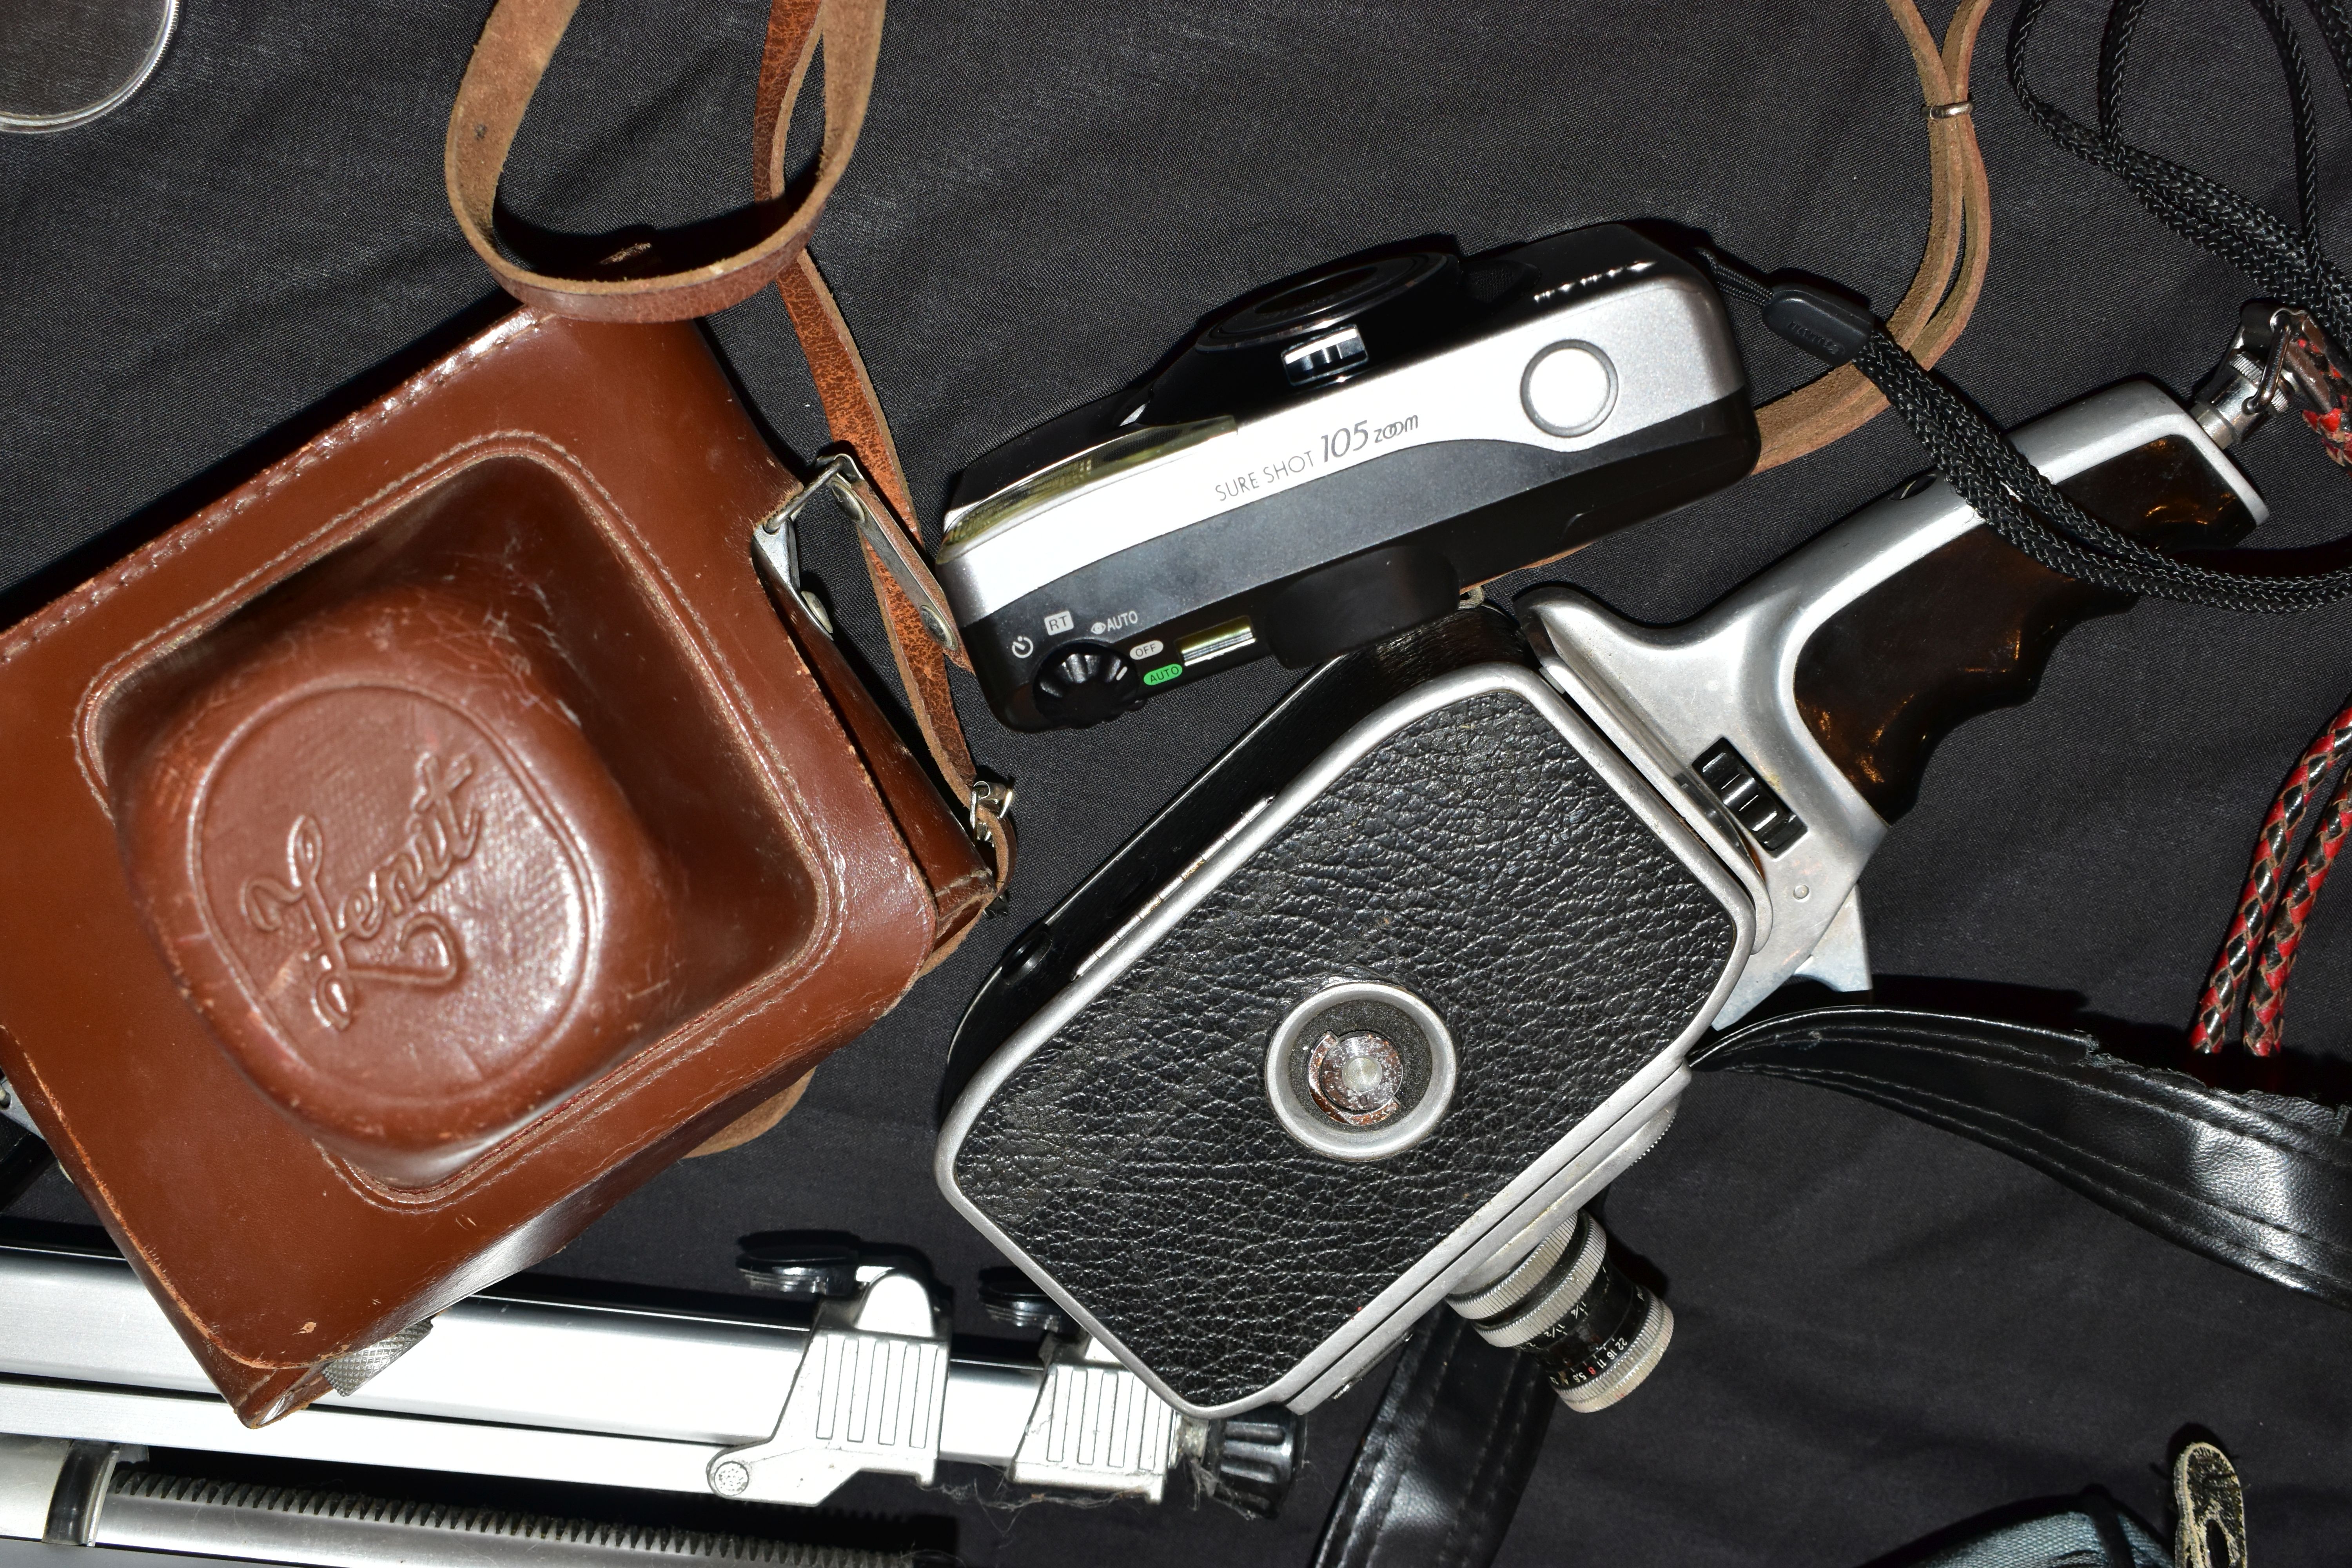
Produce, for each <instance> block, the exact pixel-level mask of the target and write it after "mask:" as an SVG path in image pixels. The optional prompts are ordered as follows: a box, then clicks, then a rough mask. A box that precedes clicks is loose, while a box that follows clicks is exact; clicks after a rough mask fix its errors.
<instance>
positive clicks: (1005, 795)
mask: <svg viewBox="0 0 2352 1568" xmlns="http://www.w3.org/2000/svg"><path fill="white" fill-rule="evenodd" d="M983 811H985V812H986V813H987V814H988V815H987V816H982V815H981V813H982V812H983ZM965 814H966V815H967V816H969V817H970V818H971V836H972V838H973V840H974V841H975V842H977V843H980V844H982V845H986V844H988V843H990V842H992V840H993V839H994V838H995V837H996V829H995V827H994V826H992V824H993V823H997V822H1002V821H1003V820H1004V819H1005V818H1006V817H1008V816H1012V815H1013V786H1012V785H1011V784H1000V783H998V782H997V781H996V780H994V779H982V778H976V779H974V780H972V781H971V800H970V801H969V802H967V803H966V804H965Z"/></svg>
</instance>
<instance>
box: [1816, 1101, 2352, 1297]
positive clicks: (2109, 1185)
mask: <svg viewBox="0 0 2352 1568" xmlns="http://www.w3.org/2000/svg"><path fill="white" fill-rule="evenodd" d="M1772 1076H1774V1077H1784V1078H1788V1079H1792V1080H1795V1081H1800V1082H1806V1083H1813V1084H1818V1085H1820V1086H1822V1087H1823V1088H1834V1089H1842V1090H1843V1091H1845V1092H1849V1093H1855V1094H1856V1097H1857V1098H1860V1099H1869V1100H1877V1099H1878V1097H1877V1096H1876V1095H1873V1094H1868V1093H1864V1092H1860V1090H1861V1089H1870V1088H1883V1089H1885V1094H1886V1097H1887V1098H1886V1099H1885V1100H1881V1101H1880V1103H1884V1104H1888V1105H1890V1106H1891V1108H1892V1109H1895V1110H1904V1111H1906V1112H1911V1113H1913V1114H1918V1113H1919V1112H1921V1111H1927V1112H1931V1113H1933V1114H1932V1115H1922V1116H1920V1120H1922V1121H1929V1123H1930V1124H1931V1125H1934V1126H1938V1127H1941V1128H1943V1129H1944V1130H1945V1131H1955V1132H1960V1133H1962V1134H1963V1135H1965V1136H1968V1137H1969V1138H1971V1139H1972V1140H1976V1141H1979V1142H1985V1143H1986V1144H1987V1146H1988V1147H1990V1148H1994V1149H1998V1150H1999V1151H2000V1152H2002V1153H2005V1154H2008V1155H2010V1156H2011V1158H2013V1159H2019V1160H2022V1161H2024V1162H2025V1163H2032V1164H2037V1168H2039V1167H2038V1163H2037V1162H2035V1161H2033V1160H2032V1158H2031V1156H2030V1155H2029V1154H2027V1153H2025V1152H2022V1151H2029V1150H2031V1151H2041V1150H2043V1149H2047V1148H2049V1147H2051V1146H2052V1145H2053V1144H2054V1145H2056V1146H2058V1147H2060V1148H2063V1149H2066V1150H2069V1151H2072V1152H2075V1153H2077V1154H2079V1155H2081V1156H2082V1160H2081V1162H2080V1163H2074V1162H2062V1163H2063V1164H2064V1166H2065V1168H2066V1169H2067V1170H2069V1171H2074V1172H2078V1173H2081V1175H2082V1176H2083V1178H2084V1181H2085V1182H2087V1183H2090V1184H2093V1185H2095V1186H2096V1187H2097V1188H2098V1190H2099V1191H2101V1192H2104V1193H2106V1194H2109V1195H2111V1196H2112V1197H2114V1198H2115V1199H2116V1202H2118V1203H2126V1204H2129V1205H2131V1206H2132V1208H2133V1209H2134V1210H2136V1211H2137V1212H2141V1213H2146V1214H2150V1215H2155V1214H2158V1212H2159V1211H2158V1207H2157V1205H2153V1204H2151V1203H2149V1202H2148V1201H2147V1199H2146V1198H2145V1197H2143V1196H2141V1195H2140V1194H2138V1193H2137V1191H2135V1190H2134V1188H2135V1186H2136V1185H2137V1186H2145V1185H2147V1184H2154V1183H2158V1178H2157V1177H2154V1176H2151V1175H2148V1174H2147V1173H2143V1172H2141V1171H2139V1170H2137V1169H2136V1168H2135V1167H2134V1166H2132V1165H2129V1164H2127V1163H2124V1162H2122V1161H2119V1160H2115V1159H2111V1158H2109V1157H2107V1156H2106V1155H2104V1154H2100V1153H2097V1152H2094V1151H2091V1150H2086V1149H2084V1148H2083V1147H2082V1146H2081V1145H2080V1144H2075V1143H2070V1142H2066V1141H2065V1140H2064V1139H2063V1137H2062V1136H2061V1135H2059V1134H2057V1133H2054V1132H2052V1131H2049V1130H2048V1129H2046V1128H2042V1127H2038V1126H2036V1125H2035V1124H2034V1123H2032V1122H2031V1121H2025V1120H2024V1119H2022V1118H2021V1117H2016V1116H2011V1115H2009V1114H2007V1113H2006V1112H2001V1111H1996V1110H1990V1109H1989V1108H1987V1107H1985V1106H1983V1105H1980V1104H1977V1103H1975V1102H1972V1101H1968V1100H1951V1099H1949V1098H1948V1097H1945V1096H1941V1095H1937V1094H1935V1093H1933V1092H1932V1091H1928V1090H1922V1089H1916V1087H1914V1086H1912V1085H1909V1084H1901V1085H1900V1088H1899V1091H1898V1089H1897V1088H1896V1087H1895V1085H1897V1084H1898V1083H1899V1080H1893V1079H1874V1078H1872V1077H1870V1076H1868V1075H1867V1074H1864V1073H1860V1072H1854V1071H1842V1070H1839V1069H1835V1068H1813V1069H1808V1070H1802V1071H1787V1072H1775V1073H1774V1074H1773V1075H1772ZM2109 1098H2111V1099H2120V1098H2121V1097H2119V1096H2110V1097H2109ZM2126 1103H2129V1102H2128V1101H2126ZM1954 1105H1958V1106H1962V1107H1965V1108H1966V1110H1968V1111H1969V1112H1971V1113H1973V1114H1970V1115H1962V1114H1960V1113H1959V1112H1957V1111H1954V1110H1948V1109H1947V1108H1948V1107H1950V1106H1954ZM2019 1130H2022V1134H2021V1132H2020V1131H2019ZM1996 1140H1998V1141H1996ZM2249 1141H2250V1142H2252V1141H2254V1140H2251V1139H2250V1140H2249ZM2271 1146H2272V1147H2274V1148H2275V1147H2281V1146H2280V1145H2275V1144H2274V1145H2271ZM2101 1173H2105V1174H2106V1175H2107V1176H2108V1178H2109V1179H2107V1180H2105V1181H2101V1180H2098V1179H2097V1178H2098V1177H2099V1176H2100V1175H2101ZM2118 1176H2120V1177H2127V1178H2130V1180H2129V1181H2119V1180H2116V1177H2118ZM2165 1190H2166V1191H2168V1192H2170V1191H2173V1189H2165ZM2180 1195H2182V1196H2184V1197H2185V1198H2186V1200H2187V1201H2188V1202H2189V1203H2192V1204H2194V1205H2198V1206H2199V1207H2200V1208H2202V1209H2205V1210H2208V1211H2210V1212H2211V1213H2213V1214H2216V1215H2226V1216H2228V1217H2229V1218H2231V1219H2233V1220H2236V1221H2238V1222H2240V1223H2241V1224H2243V1225H2245V1226H2251V1227H2253V1228H2257V1229H2260V1230H2265V1231H2269V1232H2272V1233H2273V1234H2275V1235H2279V1236H2285V1237H2294V1239H2296V1240H2298V1241H2304V1242H2308V1243H2311V1244H2313V1245H2314V1246H2315V1247H2317V1248H2321V1249H2324V1250H2326V1251H2329V1252H2334V1253H2352V1249H2347V1247H2345V1246H2344V1244H2343V1243H2341V1242H2338V1241H2336V1240H2333V1239H2331V1238H2329V1237H2324V1236H2318V1235H2315V1234H2313V1233H2312V1232H2309V1231H2305V1230H2301V1229H2298V1228H2296V1227H2295V1226H2292V1225H2288V1224H2285V1223H2284V1222H2282V1221H2280V1220H2278V1219H2276V1218H2273V1217H2272V1216H2269V1215H2262V1214H2258V1213H2255V1212H2252V1211H2250V1210H2246V1209H2242V1208H2239V1207H2237V1206H2235V1205H2231V1204H2230V1203H2227V1202H2224V1201H2223V1200H2222V1199H2221V1198H2220V1197H2219V1196H2214V1195H2207V1194H2201V1193H2190V1194H2180ZM2282 1261H2284V1260H2282Z"/></svg>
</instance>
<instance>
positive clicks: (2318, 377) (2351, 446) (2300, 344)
mask: <svg viewBox="0 0 2352 1568" xmlns="http://www.w3.org/2000/svg"><path fill="white" fill-rule="evenodd" d="M2284 355H2285V362H2286V368H2287V369H2288V370H2289V371H2291V372H2292V373H2293V377H2292V383H2291V384H2293V385H2294V389H2295V390H2296V391H2297V392H2299V393H2301V394H2302V395H2304V397H2305V400H2306V401H2308V402H2310V403H2312V404H2315V405H2316V406H2315V407H2310V408H2305V409H2304V410H2302V414H2303V422H2304V424H2305V426H2307V427H2309V429H2310V431H2311V433H2312V434H2313V435H2315V436H2316V437H2319V439H2320V443H2321V445H2322V446H2323V447H2325V448H2326V452H2327V455H2328V457H2330V458H2333V459H2335V462H2336V467H2338V468H2352V412H2347V411H2352V381H2347V379H2346V378H2345V375H2344V372H2343V371H2342V370H2340V369H2338V368H2337V366H2336V359H2335V356H2334V355H2333V354H2331V353H2329V352H2328V347H2327V338H2326V334H2325V333H2323V332H2321V331H2320V330H2319V328H2318V326H2317V325H2316V324H2315V322H2313V321H2312V320H2311V318H2310V317H2308V316H2304V315H2302V314H2301V313H2300V312H2297V313H2296V319H2295V330H2294V334H2293V335H2292V336H2290V337H2289V338H2288V339H2287V341H2286V347H2285V351H2284Z"/></svg>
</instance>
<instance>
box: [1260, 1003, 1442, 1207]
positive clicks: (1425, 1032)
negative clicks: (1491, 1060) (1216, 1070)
mask: <svg viewBox="0 0 2352 1568" xmlns="http://www.w3.org/2000/svg"><path fill="white" fill-rule="evenodd" d="M1349 1002H1378V1003H1381V1004H1382V1005H1386V1006H1390V1007H1393V1008H1395V1009H1396V1010H1397V1011H1398V1012H1400V1013H1402V1014H1403V1015H1404V1016H1406V1017H1408V1018H1411V1019H1412V1021H1413V1023H1414V1025H1415V1026H1418V1027H1419V1028H1420V1030H1421V1037H1422V1040H1423V1043H1424V1044H1425V1045H1427V1046H1428V1047H1429V1084H1428V1087H1427V1088H1425V1089H1423V1091H1422V1096H1421V1099H1420V1100H1419V1101H1418V1102H1416V1103H1415V1104H1414V1106H1413V1108H1412V1110H1408V1111H1406V1112H1405V1113H1404V1114H1403V1115H1402V1116H1401V1117H1399V1118H1397V1119H1396V1121H1392V1122H1391V1123H1389V1124H1388V1125H1387V1126H1385V1127H1339V1126H1335V1125H1334V1124H1333V1123H1332V1121H1331V1120H1330V1118H1328V1117H1327V1116H1325V1115H1323V1114H1322V1113H1321V1112H1319V1111H1318V1110H1316V1108H1315V1107H1314V1106H1312V1105H1309V1104H1308V1103H1307V1101H1305V1100H1301V1099H1299V1098H1298V1091H1297V1089H1296V1088H1294V1087H1293V1086H1292V1084H1291V1081H1290V1056H1291V1052H1292V1051H1294V1050H1295V1049H1297V1047H1298V1043H1299V1037H1300V1036H1301V1035H1302V1034H1304V1033H1305V1032H1306V1029H1307V1025H1309V1024H1311V1023H1313V1022H1314V1021H1315V1020H1316V1019H1317V1018H1318V1017H1319V1016H1322V1015H1323V1014H1325V1013H1327V1012H1328V1011H1329V1010H1330V1009H1332V1008H1334V1007H1338V1006H1341V1005H1345V1004H1347V1003H1349ZM1460 1078H1461V1064H1460V1062H1459V1060H1458V1058H1456V1057H1455V1055H1454V1031H1453V1030H1451V1029H1449V1028H1447V1027H1446V1026H1445V1020H1444V1019H1443V1018H1441V1017H1439V1016H1437V1009H1436V1008H1434V1007H1433V1006H1431V1005H1429V1004H1428V1003H1426V1002H1424V1001H1423V1000H1422V999H1421V998H1420V997H1418V996H1416V995H1414V994H1412V992H1410V991H1408V990H1406V989H1405V988H1404V987H1403V986H1402V985H1391V984H1389V983H1388V982H1386V981H1382V980H1343V981H1336V982H1334V983H1332V984H1328V985H1325V986H1323V987H1322V988H1320V989H1319V990H1318V991H1317V992H1316V993H1315V994H1313V995H1311V996H1308V997H1307V999H1306V1000H1305V1001H1303V1002H1301V1003H1299V1004H1298V1005H1297V1006H1296V1007H1293V1008H1292V1009H1291V1010H1290V1013H1289V1015H1288V1016H1286V1017H1285V1018H1284V1019H1283V1020H1282V1022H1281V1023H1279V1024H1276V1026H1275V1027H1274V1038H1273V1040H1272V1041H1271V1042H1270V1043H1269V1044H1268V1045H1267V1046H1266V1047H1265V1098H1266V1100H1267V1101H1268V1103H1270V1104H1271V1105H1272V1106H1273V1107H1274V1117H1275V1120H1276V1121H1279V1122H1281V1123H1282V1130H1283V1131H1285V1132H1287V1133H1289V1134H1290V1135H1291V1136H1292V1137H1293V1138H1296V1139H1297V1140H1298V1142H1301V1143H1303V1144H1305V1145H1306V1146H1307V1148H1309V1149H1312V1150H1314V1151H1315V1152H1317V1153H1318V1154H1328V1155H1330V1156H1331V1158H1333V1159H1334V1160H1347V1161H1351V1162H1357V1163H1361V1162H1364V1161H1370V1160H1385V1159H1387V1158H1388V1157H1389V1156H1390V1155H1391V1154H1402V1152H1405V1151H1406V1150H1407V1149H1410V1148H1412V1146H1413V1145H1414V1144H1416V1143H1418V1142H1421V1141H1422V1140H1423V1139H1424V1138H1426V1137H1428V1136H1429V1135H1430V1134H1431V1133H1432V1132H1434V1131H1437V1124H1438V1123H1439V1122H1440V1121H1444V1119H1445V1113H1446V1111H1448V1110H1451V1109H1453V1105H1454V1085H1455V1084H1456V1082H1458V1081H1459V1079H1460Z"/></svg>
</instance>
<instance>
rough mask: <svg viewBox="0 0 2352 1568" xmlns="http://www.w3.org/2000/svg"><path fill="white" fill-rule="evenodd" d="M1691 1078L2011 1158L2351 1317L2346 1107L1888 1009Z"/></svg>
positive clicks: (1996, 1025)
mask: <svg viewBox="0 0 2352 1568" xmlns="http://www.w3.org/2000/svg"><path fill="white" fill-rule="evenodd" d="M1691 1065H1692V1066H1693V1067H1694V1068H1699V1069H1701V1070H1712V1071H1717V1072H1756V1073H1765V1074H1769V1076H1771V1077H1774V1078H1785V1079H1796V1080H1798V1081H1800V1082H1802V1083H1815V1084H1820V1085H1822V1087H1824V1088H1827V1089H1839V1090H1841V1091H1843V1092H1844V1093H1847V1094H1852V1095H1856V1096H1859V1097H1860V1098H1862V1099H1864V1100H1874V1101H1875V1102H1877V1103H1878V1104H1880V1105H1884V1106H1887V1107H1890V1108H1891V1109H1893V1110H1900V1111H1902V1112H1904V1113H1905V1114H1906V1115H1907V1116H1914V1117H1916V1118H1917V1119H1918V1120H1920V1121H1926V1122H1928V1123H1930V1124H1932V1125H1934V1126H1937V1127H1941V1128H1944V1129H1946V1130H1947V1131H1953V1132H1958V1133H1960V1134H1961V1135H1962V1136H1964V1137H1969V1138H1973V1139H1975V1140H1976V1141H1977V1142H1979V1143H1983V1144H1987V1145H1989V1146H1990V1147H1992V1148H1995V1149H1999V1150H2000V1151H2002V1152H2005V1153H2008V1154H2012V1155H2014V1156H2016V1157H2017V1158H2018V1159H2020V1160H2022V1161H2024V1162H2025V1163H2027V1164H2029V1165H2033V1166H2036V1167H2038V1168H2040V1169H2041V1170H2043V1171H2046V1172H2048V1173H2050V1174H2051V1175H2053V1176H2055V1177H2057V1178H2058V1179H2059V1180H2060V1181H2062V1182H2063V1183H2065V1184H2067V1185H2068V1186H2070V1187H2073V1188H2074V1190H2075V1191H2076V1192H2079V1193H2081V1194H2084V1196H2086V1197H2088V1198H2090V1199H2092V1200H2093V1201H2094V1202H2096V1203H2099V1204H2102V1205H2105V1206H2106V1207H2107V1208H2110V1209H2113V1210H2114V1211H2115V1212H2116V1213H2117V1214H2119V1215H2123V1216H2124V1217H2125V1218H2126V1219H2129V1220H2133V1221H2136V1222H2137V1223H2138V1224H2140V1225H2142V1226H2147V1228H2148V1229H2149V1230H2152V1231H2154V1232H2156V1233H2157V1234H2158V1236H2161V1237H2167V1238H2168V1239H2169V1240H2172V1241H2175V1242H2178V1243H2179V1245H2181V1246H2182V1247H2188V1248H2189V1250H2190V1251H2192V1252H2200V1253H2202V1254H2204V1255H2205V1256H2206V1257H2208V1258H2215V1259H2218V1260H2219V1261H2221V1262H2223V1263H2227V1264H2230V1265H2231V1266H2232V1267H2234V1268H2242V1269H2243V1270H2245V1271H2246V1272H2247V1273H2249V1274H2252V1275H2255V1276H2257V1277H2259V1278H2261V1279H2271V1280H2275V1281H2276V1282H2278V1283H2279V1284H2282V1285H2286V1286H2290V1287H2292V1288H2294V1289H2297V1290H2301V1291H2305V1292H2306V1293H2307V1294H2310V1295H2313V1296H2317V1297H2319V1298H2320V1299H2321V1300H2326V1301H2332V1302H2334V1303H2335V1304H2336V1305H2337V1306H2339V1307H2352V1140H2347V1138H2346V1137H2345V1119H2346V1113H2345V1111H2343V1110H2337V1109H2331V1108H2328V1107H2324V1106H2321V1105H2319V1104H2317V1103H2315V1102H2314V1101H2311V1100H2294V1099H2289V1098H2287V1097H2285V1096H2283V1095H2273V1094H2263V1093H2257V1092H2247V1093H2237V1094H2232V1093H2227V1092H2224V1091H2222V1090H2219V1089H2208V1088H2207V1087H2206V1086H2205V1085H2203V1084H2201V1083H2200V1082H2198V1081H2197V1080H2196V1079H2192V1078H2189V1077H2188V1076H2187V1075H2186V1074H2183V1073H2177V1072H2168V1071H2164V1070H2162V1069H2159V1068H2144V1067H2140V1066H2138V1065H2137V1064H2135V1063H2132V1062H2127V1061H2124V1060H2122V1059H2121V1058H2116V1057H2113V1056H2109V1055H2107V1054H2106V1053H2105V1051H2103V1050H2101V1049H2100V1048H2099V1045H2098V1042H2097V1041H2096V1040H2094V1039H2092V1038H2091V1037H2089V1036H2087V1035H2070V1034H2061V1033H2058V1032H2056V1031H2054V1030H2049V1029H2038V1028H2031V1027H2028V1026H2024V1025H2021V1024H2008V1023H2002V1022H2000V1021H1998V1020H1995V1019H1991V1018H1972V1017H1967V1016H1959V1015H1956V1014H1945V1013H1922V1012H1909V1011H1904V1010H1898V1009H1894V1008H1884V1007H1833V1008H1823V1009H1820V1010H1816V1011H1811V1012H1805V1013H1792V1014H1789V1015H1787V1016H1781V1017H1777V1018H1770V1019H1767V1020H1765V1021H1764V1022H1761V1023H1758V1024H1750V1025H1748V1026H1746V1027H1744V1028H1740V1029H1736V1030H1734V1031H1733V1032H1731V1033H1730V1034H1728V1035H1726V1036H1724V1037H1721V1038H1720V1039H1718V1040H1717V1041H1716V1042H1715V1043H1714V1044H1713V1045H1711V1046H1709V1047H1705V1048H1703V1050H1702V1051H1701V1052H1700V1053H1698V1054H1697V1055H1695V1056H1694V1057H1693V1058H1692V1063H1691Z"/></svg>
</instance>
